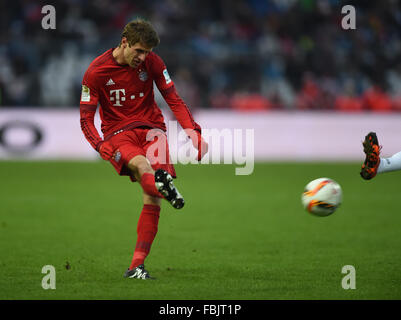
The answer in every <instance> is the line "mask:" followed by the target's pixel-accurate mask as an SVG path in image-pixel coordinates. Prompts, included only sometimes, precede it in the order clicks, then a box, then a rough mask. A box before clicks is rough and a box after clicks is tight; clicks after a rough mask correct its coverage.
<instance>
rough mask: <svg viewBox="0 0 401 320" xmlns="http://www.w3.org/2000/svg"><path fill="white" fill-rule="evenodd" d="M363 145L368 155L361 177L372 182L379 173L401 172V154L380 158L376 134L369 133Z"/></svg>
mask: <svg viewBox="0 0 401 320" xmlns="http://www.w3.org/2000/svg"><path fill="white" fill-rule="evenodd" d="M362 144H363V151H364V152H365V154H366V158H365V162H364V163H363V164H362V168H361V177H362V178H363V179H365V180H370V179H372V178H374V177H375V176H376V174H378V173H383V172H390V171H396V170H401V152H398V153H396V154H394V155H393V156H391V157H390V158H380V151H381V149H382V147H381V146H379V140H378V139H377V135H376V133H375V132H369V133H368V134H367V135H366V137H365V140H364V142H363V143H362Z"/></svg>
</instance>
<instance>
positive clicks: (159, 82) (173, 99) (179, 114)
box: [152, 53, 201, 132]
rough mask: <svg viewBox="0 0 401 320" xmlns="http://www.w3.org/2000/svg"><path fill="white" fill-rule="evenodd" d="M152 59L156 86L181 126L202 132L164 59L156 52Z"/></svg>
mask: <svg viewBox="0 0 401 320" xmlns="http://www.w3.org/2000/svg"><path fill="white" fill-rule="evenodd" d="M152 60H153V61H152V62H153V63H152V73H153V79H154V81H155V83H156V86H157V88H158V89H159V91H160V93H161V94H162V96H163V98H164V100H166V102H167V104H168V106H169V107H170V109H171V111H173V113H174V116H175V117H176V119H177V120H178V122H179V123H180V125H181V127H182V128H183V129H193V130H196V131H199V132H201V127H200V126H199V125H198V124H197V123H196V122H195V120H194V118H193V117H192V114H191V111H190V110H189V108H188V107H187V105H186V104H185V102H184V101H183V100H182V99H181V97H180V96H179V95H178V93H177V90H176V88H175V85H174V82H173V80H172V79H171V78H170V75H169V73H168V71H167V68H166V65H165V64H164V62H163V60H162V59H161V58H160V57H159V56H158V55H156V54H154V53H153V59H152Z"/></svg>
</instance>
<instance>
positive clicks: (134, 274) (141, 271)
mask: <svg viewBox="0 0 401 320" xmlns="http://www.w3.org/2000/svg"><path fill="white" fill-rule="evenodd" d="M124 278H135V279H142V280H148V279H150V280H154V279H155V278H153V277H151V276H150V274H149V272H148V271H146V270H145V266H144V265H143V264H140V265H139V266H137V267H136V268H134V269H131V270H130V269H128V270H127V271H125V273H124Z"/></svg>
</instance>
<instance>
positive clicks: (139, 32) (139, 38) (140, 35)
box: [121, 19, 160, 48]
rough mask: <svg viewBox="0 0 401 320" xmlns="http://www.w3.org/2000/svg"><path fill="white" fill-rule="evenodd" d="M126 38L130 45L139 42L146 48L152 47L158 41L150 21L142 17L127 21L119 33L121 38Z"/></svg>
mask: <svg viewBox="0 0 401 320" xmlns="http://www.w3.org/2000/svg"><path fill="white" fill-rule="evenodd" d="M123 37H125V38H127V41H128V44H129V45H130V46H132V45H134V44H135V43H138V42H139V43H140V44H142V45H144V46H145V47H148V48H154V47H156V46H157V45H158V44H159V43H160V39H159V36H158V35H157V32H156V30H155V29H154V28H153V26H152V25H151V24H150V22H148V21H146V20H143V19H135V20H132V21H131V22H129V23H128V24H127V25H126V26H125V27H124V30H123V33H122V34H121V39H122V38H123Z"/></svg>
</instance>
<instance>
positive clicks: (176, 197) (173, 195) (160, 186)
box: [155, 169, 185, 209]
mask: <svg viewBox="0 0 401 320" xmlns="http://www.w3.org/2000/svg"><path fill="white" fill-rule="evenodd" d="M155 185H156V188H157V190H158V191H159V192H160V193H161V194H162V195H163V196H164V198H165V199H166V200H167V201H168V202H170V203H171V205H172V206H173V207H174V208H176V209H181V208H182V207H183V206H184V204H185V201H184V198H183V197H182V195H181V194H180V193H179V192H178V190H177V188H176V187H175V186H174V183H173V177H172V176H171V175H170V174H169V173H168V172H167V171H165V170H162V169H158V170H156V172H155Z"/></svg>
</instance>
